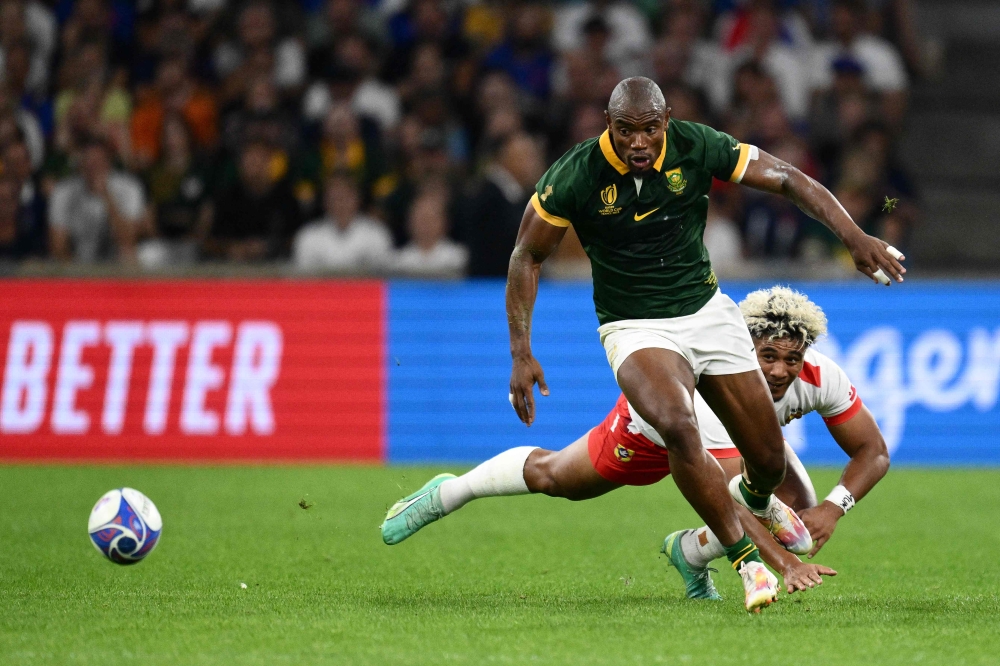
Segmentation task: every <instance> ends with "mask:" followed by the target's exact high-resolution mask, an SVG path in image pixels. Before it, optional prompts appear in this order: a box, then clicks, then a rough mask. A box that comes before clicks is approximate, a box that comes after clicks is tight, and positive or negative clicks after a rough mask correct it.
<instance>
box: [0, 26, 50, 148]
mask: <svg viewBox="0 0 1000 666" xmlns="http://www.w3.org/2000/svg"><path fill="white" fill-rule="evenodd" d="M2 50H3V53H2V56H0V59H2V61H3V62H2V63H0V76H2V81H0V85H2V87H4V88H6V90H7V94H8V95H9V96H10V98H11V99H12V100H14V101H15V102H16V103H17V104H18V105H19V106H20V108H21V110H22V111H24V112H27V113H29V114H31V115H32V116H33V117H35V118H36V119H37V121H38V125H39V129H40V130H41V131H42V133H43V134H44V135H45V136H48V135H49V134H51V133H52V127H53V119H52V102H51V100H50V99H49V98H48V96H47V95H46V94H45V93H44V92H39V91H38V90H36V89H33V88H32V87H31V84H30V75H31V66H32V62H31V52H30V46H29V45H28V44H27V43H26V42H24V41H21V42H7V43H6V45H4V46H3V47H2ZM39 138H41V137H39Z"/></svg>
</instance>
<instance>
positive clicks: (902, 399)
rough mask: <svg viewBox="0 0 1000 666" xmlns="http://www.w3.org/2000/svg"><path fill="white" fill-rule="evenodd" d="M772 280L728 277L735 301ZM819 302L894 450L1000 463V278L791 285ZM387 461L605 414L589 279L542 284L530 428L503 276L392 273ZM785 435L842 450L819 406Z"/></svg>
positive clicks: (820, 452) (607, 394)
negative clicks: (428, 278)
mask: <svg viewBox="0 0 1000 666" xmlns="http://www.w3.org/2000/svg"><path fill="white" fill-rule="evenodd" d="M763 286H770V283H768V284H753V283H727V284H723V288H724V290H725V291H726V293H728V294H729V295H730V296H732V297H733V298H734V299H735V300H737V301H739V300H740V299H742V298H743V296H745V295H746V293H747V292H748V291H750V290H752V289H754V288H758V287H763ZM792 286H793V287H795V288H797V289H800V290H802V291H804V292H805V293H807V294H808V295H809V296H810V297H811V298H812V299H813V300H815V301H816V302H817V303H818V304H819V305H820V306H822V307H823V308H824V310H825V311H826V313H827V316H828V317H829V319H830V335H829V337H827V338H826V339H824V340H822V341H821V342H820V343H819V344H818V345H817V346H818V348H819V349H820V350H821V351H823V352H824V353H826V354H828V355H830V356H831V357H832V358H833V359H834V360H835V361H837V362H838V363H839V364H841V366H842V367H843V368H844V369H845V370H846V371H847V374H848V376H850V378H851V380H852V381H853V382H854V385H855V386H856V387H857V389H858V392H859V393H860V395H861V398H862V400H863V401H864V402H865V404H866V405H868V407H869V409H871V410H872V412H873V413H874V414H875V416H876V418H877V419H878V421H879V423H880V425H881V427H882V430H883V433H884V434H885V437H886V442H887V444H888V445H889V449H890V451H891V452H892V454H893V460H894V461H896V462H900V463H916V464H922V465H924V464H926V465H950V464H962V465H975V464H997V463H1000V409H998V407H997V399H998V385H1000V285H998V284H996V283H967V282H921V283H908V284H906V285H905V286H903V287H902V288H898V287H893V288H891V289H881V288H873V287H872V286H870V285H867V284H863V283H856V284H847V283H844V284H832V285H831V284H829V283H822V284H821V283H793V284H792ZM389 303H390V313H391V315H390V324H389V355H390V363H389V406H390V411H389V460H390V461H394V462H403V461H406V462H411V461H413V462H415V461H428V460H441V461H445V460H448V461H477V460H482V459H485V458H487V457H489V456H491V455H494V454H495V453H498V452H499V451H502V450H504V449H506V448H509V447H512V446H519V445H536V446H543V447H546V448H556V449H558V448H562V447H563V446H565V445H567V444H569V443H570V442H572V441H573V440H574V439H576V438H577V437H579V436H580V435H582V434H583V433H585V432H586V431H587V429H588V428H590V427H592V426H594V425H596V424H597V423H598V422H600V421H601V420H602V419H603V418H604V416H605V415H606V414H607V413H608V411H610V409H611V408H612V406H613V405H614V402H615V400H616V399H617V395H618V389H617V386H616V385H615V383H614V380H613V379H612V375H611V370H610V368H609V367H608V364H607V361H606V360H605V355H604V350H603V349H602V347H601V345H600V343H599V341H598V337H597V332H596V328H597V319H596V317H595V315H594V313H593V304H592V303H591V300H590V288H589V285H558V284H552V283H548V284H543V285H542V287H541V289H540V293H539V297H538V303H537V305H536V307H535V320H534V327H533V334H532V338H533V341H534V345H533V346H534V352H535V355H536V357H537V358H538V360H539V361H540V362H541V364H542V367H543V368H544V370H545V377H546V380H547V382H548V385H549V388H550V389H551V392H552V394H551V396H550V397H547V398H537V405H538V407H537V409H538V414H537V420H536V421H535V424H534V425H533V426H532V427H531V428H530V429H527V428H525V427H524V426H523V425H521V424H520V423H519V422H518V420H517V417H516V416H515V414H514V411H513V410H512V409H511V407H510V405H509V403H508V402H507V393H508V382H509V373H510V356H509V352H508V341H507V340H508V339H507V325H506V316H505V314H504V300H503V284H502V283H471V284H465V285H458V286H439V285H426V284H423V285H421V284H412V283H410V284H406V283H396V284H393V285H392V286H391V287H390V290H389ZM785 431H786V433H785V434H786V437H787V439H788V441H789V442H790V443H791V444H792V446H793V447H795V448H796V449H797V450H798V451H799V453H800V454H801V456H802V458H803V460H805V461H806V462H808V463H835V462H836V463H840V462H841V461H843V460H844V454H843V453H842V452H841V451H840V449H839V448H838V447H837V445H836V443H835V442H834V441H833V440H832V438H831V437H830V436H829V434H827V433H826V429H825V427H824V425H823V422H822V420H821V419H820V418H819V417H818V416H816V415H815V414H813V415H809V416H807V417H805V418H804V419H800V420H797V421H793V422H792V424H791V425H790V426H788V427H787V428H786V429H785Z"/></svg>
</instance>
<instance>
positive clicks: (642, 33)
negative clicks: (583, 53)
mask: <svg viewBox="0 0 1000 666" xmlns="http://www.w3.org/2000/svg"><path fill="white" fill-rule="evenodd" d="M594 18H600V20H601V22H602V23H603V25H604V26H606V29H607V43H606V44H605V46H604V49H603V53H602V54H601V55H602V56H603V57H605V58H606V59H607V60H608V62H610V63H612V64H613V65H614V66H615V67H619V68H623V69H625V70H628V69H629V65H630V64H631V63H632V62H634V61H635V60H636V59H638V58H642V57H644V56H645V55H646V54H647V53H648V51H649V48H650V47H651V46H652V43H653V39H652V36H651V35H650V31H649V23H648V22H647V20H646V17H645V16H643V15H642V12H640V11H639V9H638V8H637V7H636V6H635V4H634V3H631V2H622V1H618V2H611V1H609V0H593V1H592V2H581V3H575V4H567V5H566V6H564V7H562V8H560V9H559V10H558V11H557V12H556V16H555V22H554V25H553V29H552V41H553V43H554V44H555V47H556V49H557V50H559V51H561V52H564V53H565V52H569V51H577V50H579V49H581V48H583V47H584V45H585V44H586V42H587V31H586V27H587V26H588V25H590V26H591V27H593V26H594V25H595V24H594V23H588V22H590V21H591V20H592V19H594ZM636 73H639V72H636Z"/></svg>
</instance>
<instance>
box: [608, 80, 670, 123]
mask: <svg viewBox="0 0 1000 666" xmlns="http://www.w3.org/2000/svg"><path fill="white" fill-rule="evenodd" d="M666 109H667V102H666V100H664V99H663V91H661V90H660V86H658V85H656V83H655V82H654V81H652V80H651V79H647V78H646V77H645V76H633V77H631V78H628V79H624V80H623V81H621V82H620V83H619V84H618V85H617V86H615V89H614V91H612V93H611V99H610V100H608V115H609V116H610V117H611V118H612V119H614V118H617V117H618V116H621V115H629V116H644V115H647V114H650V113H655V114H656V115H658V116H662V115H663V114H664V113H665V112H666Z"/></svg>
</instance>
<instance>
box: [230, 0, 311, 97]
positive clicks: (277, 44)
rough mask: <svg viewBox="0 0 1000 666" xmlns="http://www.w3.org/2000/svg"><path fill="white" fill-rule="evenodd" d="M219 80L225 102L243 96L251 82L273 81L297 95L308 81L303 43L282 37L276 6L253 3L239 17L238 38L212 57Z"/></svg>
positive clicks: (259, 1)
mask: <svg viewBox="0 0 1000 666" xmlns="http://www.w3.org/2000/svg"><path fill="white" fill-rule="evenodd" d="M212 64H213V67H214V70H215V74H216V76H218V77H219V78H220V79H222V81H223V87H222V97H223V100H224V101H225V102H228V101H230V100H233V99H236V98H238V97H241V96H243V94H244V93H245V91H246V88H247V86H248V85H249V84H250V82H251V79H253V78H254V77H256V76H257V75H259V74H266V75H268V76H270V77H271V80H272V81H273V83H274V85H275V87H277V88H278V90H280V91H282V92H284V93H293V92H295V91H296V90H297V89H298V88H300V87H301V86H303V85H304V84H305V81H306V53H305V49H304V48H303V46H302V44H301V43H300V41H299V40H298V39H296V38H294V37H284V36H281V35H279V34H278V26H277V18H276V17H275V14H274V6H273V5H272V4H271V3H270V2H267V1H266V0H253V1H252V2H249V3H247V4H246V5H244V7H243V9H242V10H241V11H240V13H239V18H238V20H237V25H236V35H235V38H233V39H229V40H226V41H224V42H223V43H221V44H219V46H218V47H216V49H215V52H214V53H213V54H212Z"/></svg>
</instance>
